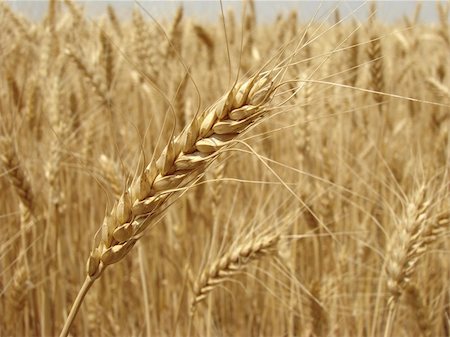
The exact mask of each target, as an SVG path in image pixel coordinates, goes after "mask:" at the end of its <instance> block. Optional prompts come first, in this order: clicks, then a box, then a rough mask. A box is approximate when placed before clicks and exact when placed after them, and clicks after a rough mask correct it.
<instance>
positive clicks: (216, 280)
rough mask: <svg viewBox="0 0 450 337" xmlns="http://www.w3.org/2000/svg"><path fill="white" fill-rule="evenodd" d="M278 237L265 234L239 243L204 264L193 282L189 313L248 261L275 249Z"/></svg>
mask: <svg viewBox="0 0 450 337" xmlns="http://www.w3.org/2000/svg"><path fill="white" fill-rule="evenodd" d="M279 240H280V237H279V236H278V235H267V236H263V237H260V238H257V239H254V240H250V241H249V242H247V243H245V244H241V245H239V246H237V247H235V248H233V249H231V250H230V251H227V252H226V253H225V254H224V255H222V256H221V257H220V258H217V259H216V260H215V261H214V262H212V263H211V264H210V265H208V266H206V267H205V268H204V270H203V271H202V272H201V273H200V276H199V279H198V281H197V282H196V283H195V284H194V299H193V300H192V304H191V313H192V314H193V313H194V312H195V310H196V306H197V304H198V303H200V302H201V301H203V300H204V299H205V298H206V297H207V296H208V294H209V293H210V292H211V291H213V290H214V289H215V288H216V287H217V286H219V285H220V284H221V283H223V282H225V281H226V280H227V278H230V277H231V276H234V275H236V274H237V273H239V272H240V271H242V270H243V269H244V268H245V267H246V266H247V265H248V264H249V263H251V262H252V261H255V260H257V259H260V258H261V257H263V256H265V255H268V254H271V253H273V252H274V250H276V247H277V245H278V242H279Z"/></svg>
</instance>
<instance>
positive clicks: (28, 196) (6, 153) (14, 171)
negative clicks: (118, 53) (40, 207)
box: [0, 137, 35, 214]
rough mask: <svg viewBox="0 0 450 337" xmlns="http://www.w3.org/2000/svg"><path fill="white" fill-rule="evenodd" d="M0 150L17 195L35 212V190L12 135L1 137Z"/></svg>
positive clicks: (28, 208) (29, 209) (1, 159)
mask: <svg viewBox="0 0 450 337" xmlns="http://www.w3.org/2000/svg"><path fill="white" fill-rule="evenodd" d="M0 150H1V151H0V161H1V162H2V163H3V166H4V167H5V169H7V170H8V177H9V180H10V181H11V183H12V184H13V185H14V188H15V191H16V194H17V196H18V197H19V199H20V201H21V203H22V204H23V205H24V206H25V208H26V209H27V211H28V212H30V213H31V214H33V209H34V206H35V204H34V200H35V198H34V194H33V190H32V188H31V184H30V181H29V180H28V178H27V175H26V174H25V172H24V171H23V168H22V166H21V165H20V161H19V156H18V155H17V152H16V150H15V147H14V144H13V142H12V140H11V138H10V137H3V138H0Z"/></svg>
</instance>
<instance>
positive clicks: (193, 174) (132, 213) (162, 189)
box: [61, 72, 277, 337]
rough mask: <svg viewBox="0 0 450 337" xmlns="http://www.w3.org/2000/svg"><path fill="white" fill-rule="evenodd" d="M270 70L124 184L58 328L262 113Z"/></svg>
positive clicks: (270, 90) (238, 88)
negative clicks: (182, 192)
mask: <svg viewBox="0 0 450 337" xmlns="http://www.w3.org/2000/svg"><path fill="white" fill-rule="evenodd" d="M274 82H275V80H274V76H273V73H271V72H264V73H258V74H257V75H255V76H253V77H251V78H250V79H249V80H247V81H245V82H243V83H240V84H237V85H235V86H234V87H233V89H232V90H230V91H229V92H228V94H226V95H224V96H223V97H222V98H221V99H220V100H218V101H217V102H216V103H215V104H213V105H212V106H211V107H210V108H208V109H207V110H205V111H204V112H203V113H201V114H199V115H198V116H196V117H195V118H194V119H193V120H192V122H191V123H190V124H189V125H188V126H187V127H186V128H185V129H184V130H183V132H181V134H180V135H178V136H177V137H175V138H174V139H173V140H170V141H169V142H168V144H167V146H166V147H165V149H164V151H163V152H162V154H161V155H160V157H159V159H158V160H157V161H156V162H151V163H150V164H149V165H148V166H147V167H146V168H145V169H144V170H143V172H142V173H141V174H140V176H139V177H138V178H136V179H135V180H134V181H133V182H132V183H131V185H130V186H129V187H128V188H126V189H125V191H124V192H123V194H122V195H121V197H120V199H119V201H118V202H117V203H116V204H115V205H114V207H113V209H112V210H111V213H110V214H109V215H107V216H106V217H105V219H104V222H103V225H102V227H101V238H100V241H99V242H98V244H97V245H96V247H95V248H94V249H93V250H92V252H91V254H90V256H89V258H88V261H87V278H86V280H85V283H84V284H83V287H82V289H81V290H80V292H79V294H78V296H77V299H76V301H75V303H74V305H73V307H72V309H71V312H70V314H69V317H68V319H67V321H66V323H65V326H64V328H63V330H62V332H61V337H65V336H67V335H68V332H69V328H70V325H71V323H72V320H73V318H74V317H75V314H76V312H77V311H78V308H79V306H80V305H81V303H82V301H83V298H84V296H85V295H86V293H87V291H88V290H89V288H90V286H91V285H92V283H93V282H94V281H95V280H96V279H97V278H98V277H100V275H101V274H102V272H103V270H104V269H105V268H106V267H107V266H109V265H111V264H114V263H116V262H118V261H120V260H121V259H122V258H123V257H125V255H127V253H128V252H129V251H130V250H131V248H132V247H133V246H134V244H135V243H136V241H137V240H138V239H139V238H140V236H141V235H142V233H143V231H144V230H145V229H146V228H147V227H148V226H149V225H150V224H152V223H154V221H155V219H157V218H158V217H159V216H160V215H161V214H162V213H163V211H164V209H165V207H164V206H167V201H168V199H169V198H170V197H171V196H172V195H174V194H175V191H178V190H180V189H181V188H183V187H187V186H189V184H190V183H191V182H193V181H194V180H195V179H197V178H198V177H199V176H200V175H201V174H202V173H203V172H204V170H205V168H206V167H207V166H208V165H210V164H211V163H212V161H213V160H214V159H215V158H216V157H217V156H218V154H219V153H220V150H221V149H223V148H224V147H228V146H230V145H232V144H234V143H235V141H236V138H237V137H238V136H239V134H241V133H242V132H244V131H245V130H247V129H248V128H249V127H250V126H251V125H252V124H253V123H254V122H255V121H257V120H258V119H260V118H261V117H262V116H263V115H264V114H265V113H266V112H267V111H268V109H269V105H270V102H271V99H272V97H273V95H274V93H275V90H276V87H277V86H276V85H275V83H274Z"/></svg>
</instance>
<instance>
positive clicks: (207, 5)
mask: <svg viewBox="0 0 450 337" xmlns="http://www.w3.org/2000/svg"><path fill="white" fill-rule="evenodd" d="M7 2H8V3H10V4H11V6H12V7H13V8H14V9H15V10H17V11H19V12H20V13H22V14H24V15H26V16H28V17H31V18H34V19H39V18H41V17H42V16H43V15H44V13H45V12H46V10H47V6H48V3H47V1H43V0H39V1H38V0H35V1H30V0H27V1H24V0H7ZM75 2H76V3H78V4H80V5H82V6H84V7H85V10H86V13H87V14H88V15H89V16H90V17H96V16H99V15H102V14H104V13H105V8H106V6H107V5H108V4H111V5H113V6H114V7H115V9H116V12H117V13H118V14H119V15H120V16H121V17H123V18H127V17H129V15H130V13H131V11H132V9H133V7H134V6H136V1H133V0H128V1H123V0H122V1H99V0H96V1H94V0H91V1H75ZM139 3H140V4H141V5H142V6H143V7H145V9H146V10H147V11H148V12H149V13H151V14H152V15H153V16H154V17H155V18H156V19H162V18H170V17H171V16H172V14H173V13H174V11H175V9H176V7H177V6H178V5H179V4H180V3H182V4H183V6H184V9H185V14H186V15H187V16H192V17H195V18H198V19H200V20H208V21H216V20H217V17H218V15H219V14H220V2H219V1H218V0H204V1H198V0H197V1H156V0H152V1H148V0H147V1H139ZM222 3H223V6H224V8H225V10H226V9H227V8H229V7H232V8H234V9H235V10H236V12H237V14H239V13H240V10H241V8H242V1H234V0H233V1H231V0H224V1H223V2H222ZM417 3H419V1H378V2H377V4H378V18H379V19H381V20H384V21H386V22H394V21H396V20H401V19H402V17H403V16H404V15H407V16H411V15H412V14H413V13H414V9H415V7H416V5H417ZM421 3H422V12H421V16H420V18H421V20H422V21H424V22H437V20H438V15H437V11H436V1H421ZM336 6H339V9H340V11H341V17H342V18H344V17H345V16H347V15H350V14H351V13H352V11H355V10H356V11H355V12H354V13H353V14H351V15H353V16H354V17H355V18H356V19H358V20H364V19H365V18H366V17H367V10H368V4H367V1H319V0H316V1H267V0H256V10H257V18H258V20H260V21H262V22H270V21H272V20H274V19H275V18H276V16H277V14H278V13H287V12H289V11H290V10H291V9H294V8H295V9H297V10H298V11H299V14H300V17H301V18H302V19H303V20H309V19H310V18H311V17H313V16H314V15H315V14H316V13H318V14H316V17H317V18H318V20H323V19H326V18H327V15H328V14H329V13H330V12H331V9H333V8H335V7H336ZM332 17H333V16H332V15H331V18H332Z"/></svg>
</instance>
